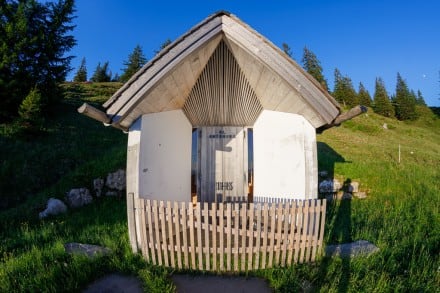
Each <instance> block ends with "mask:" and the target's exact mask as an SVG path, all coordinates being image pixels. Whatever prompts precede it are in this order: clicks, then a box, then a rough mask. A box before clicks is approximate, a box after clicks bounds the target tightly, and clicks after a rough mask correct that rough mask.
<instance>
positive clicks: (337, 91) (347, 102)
mask: <svg viewBox="0 0 440 293" xmlns="http://www.w3.org/2000/svg"><path fill="white" fill-rule="evenodd" d="M334 74H335V86H334V89H333V96H334V97H335V99H336V100H337V101H338V102H339V103H341V104H343V105H344V107H354V106H356V105H358V104H359V99H358V96H357V94H356V90H355V89H354V87H353V82H352V81H351V78H349V77H348V76H342V75H341V72H340V71H339V69H337V68H336V69H335V73H334Z"/></svg>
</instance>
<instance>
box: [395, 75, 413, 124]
mask: <svg viewBox="0 0 440 293" xmlns="http://www.w3.org/2000/svg"><path fill="white" fill-rule="evenodd" d="M394 108H395V115H396V117H397V119H399V120H414V119H416V118H417V114H416V97H415V94H413V95H412V94H411V92H410V91H409V89H408V86H407V84H406V82H405V80H403V78H402V76H401V75H400V73H397V82H396V96H395V99H394Z"/></svg>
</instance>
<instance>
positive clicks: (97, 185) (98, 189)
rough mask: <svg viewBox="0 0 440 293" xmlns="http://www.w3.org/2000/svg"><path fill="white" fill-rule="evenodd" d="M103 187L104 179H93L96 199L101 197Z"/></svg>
mask: <svg viewBox="0 0 440 293" xmlns="http://www.w3.org/2000/svg"><path fill="white" fill-rule="evenodd" d="M103 187H104V179H102V178H97V179H93V189H94V190H95V195H96V196H97V197H100V196H101V194H102V188H103Z"/></svg>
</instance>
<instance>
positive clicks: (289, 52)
mask: <svg viewBox="0 0 440 293" xmlns="http://www.w3.org/2000/svg"><path fill="white" fill-rule="evenodd" d="M282 46H283V52H284V53H285V54H286V55H287V56H289V57H290V58H292V59H293V57H292V49H290V46H289V45H288V44H287V43H283V44H282Z"/></svg>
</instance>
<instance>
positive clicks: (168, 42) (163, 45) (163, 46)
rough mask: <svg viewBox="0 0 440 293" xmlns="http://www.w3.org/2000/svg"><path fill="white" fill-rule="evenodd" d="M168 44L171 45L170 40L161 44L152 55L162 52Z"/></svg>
mask: <svg viewBox="0 0 440 293" xmlns="http://www.w3.org/2000/svg"><path fill="white" fill-rule="evenodd" d="M169 44H171V40H170V39H166V40H165V42H163V43H162V44H161V45H160V47H159V49H158V50H155V51H154V54H156V55H157V54H159V52H160V51H162V50H163V49H165V48H166V47H167V46H168V45H169Z"/></svg>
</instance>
